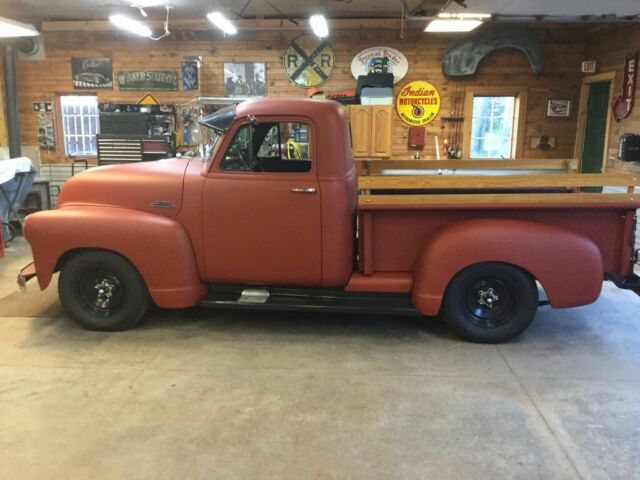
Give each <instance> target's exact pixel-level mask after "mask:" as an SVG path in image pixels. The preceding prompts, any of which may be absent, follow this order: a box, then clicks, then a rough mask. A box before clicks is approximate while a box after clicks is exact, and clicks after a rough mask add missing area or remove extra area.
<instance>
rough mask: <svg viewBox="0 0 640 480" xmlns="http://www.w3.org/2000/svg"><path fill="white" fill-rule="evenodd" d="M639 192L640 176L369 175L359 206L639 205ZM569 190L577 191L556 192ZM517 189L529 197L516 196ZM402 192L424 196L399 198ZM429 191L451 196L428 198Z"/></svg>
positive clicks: (362, 179) (360, 183) (362, 181)
mask: <svg viewBox="0 0 640 480" xmlns="http://www.w3.org/2000/svg"><path fill="white" fill-rule="evenodd" d="M638 186H640V174H629V173H604V174H577V173H556V174H554V173H548V174H542V173H532V174H502V175H500V174H481V175H462V174H446V175H369V176H362V177H359V178H358V188H359V189H360V190H361V191H362V194H361V195H360V196H359V197H358V201H359V203H360V204H361V205H451V204H468V205H504V204H521V203H525V204H539V205H544V204H558V203H560V204H603V203H628V202H633V203H638V201H639V200H640V194H635V187H638ZM580 187H624V189H625V191H623V192H620V193H609V192H607V193H588V192H580V191H577V190H576V189H577V188H580ZM565 188H567V189H573V190H568V191H567V192H562V191H557V189H565ZM474 189H489V190H491V192H483V191H482V190H478V192H477V193H476V192H471V193H470V192H469V190H474ZM519 189H522V190H525V191H522V192H518V191H517V190H519ZM544 189H556V191H551V192H549V191H544ZM376 190H391V191H394V190H397V191H398V192H397V194H395V195H393V194H388V193H387V194H373V195H372V192H374V193H375V191H376ZM403 190H404V191H407V190H422V191H424V192H421V193H420V194H401V193H402V191H403ZM425 190H426V191H425ZM429 190H445V191H447V192H446V193H438V192H433V193H431V194H429ZM455 190H460V193H456V192H455ZM496 190H497V191H498V192H496ZM500 190H505V193H499V191H500ZM513 190H516V192H513ZM526 190H530V191H529V192H527V191H526ZM541 190H542V191H541ZM450 191H452V192H450Z"/></svg>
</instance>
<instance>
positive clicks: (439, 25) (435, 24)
mask: <svg viewBox="0 0 640 480" xmlns="http://www.w3.org/2000/svg"><path fill="white" fill-rule="evenodd" d="M481 24H482V21H481V20H432V21H431V22H430V23H429V25H427V28H425V29H424V31H425V32H439V33H442V32H470V31H471V30H473V29H475V28H478V27H479V26H480V25H481Z"/></svg>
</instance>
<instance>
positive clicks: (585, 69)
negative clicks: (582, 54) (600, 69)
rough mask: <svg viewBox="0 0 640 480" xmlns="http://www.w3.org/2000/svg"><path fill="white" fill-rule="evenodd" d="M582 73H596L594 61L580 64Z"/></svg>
mask: <svg viewBox="0 0 640 480" xmlns="http://www.w3.org/2000/svg"><path fill="white" fill-rule="evenodd" d="M582 73H596V61H595V60H587V61H585V62H582Z"/></svg>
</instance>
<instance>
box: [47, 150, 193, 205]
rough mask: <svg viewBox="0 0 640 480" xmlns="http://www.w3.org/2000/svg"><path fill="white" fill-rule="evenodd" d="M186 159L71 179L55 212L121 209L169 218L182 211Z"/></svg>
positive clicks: (94, 171)
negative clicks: (76, 208) (87, 207)
mask: <svg viewBox="0 0 640 480" xmlns="http://www.w3.org/2000/svg"><path fill="white" fill-rule="evenodd" d="M188 165H189V159H187V158H173V159H169V160H158V161H155V162H142V163H129V164H126V165H109V166H104V167H97V168H92V169H90V170H87V171H85V172H82V173H80V174H78V175H76V176H74V177H72V178H70V179H69V180H68V181H67V182H66V183H65V185H64V187H63V188H62V191H61V192H60V198H59V199H58V208H60V207H65V206H71V205H99V206H108V207H124V208H130V209H134V210H140V211H146V212H151V213H156V214H159V215H164V216H167V217H172V216H175V215H177V214H178V212H179V211H180V208H181V207H182V190H183V185H184V175H185V170H186V169H187V167H188Z"/></svg>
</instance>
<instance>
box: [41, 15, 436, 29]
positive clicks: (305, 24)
mask: <svg viewBox="0 0 640 480" xmlns="http://www.w3.org/2000/svg"><path fill="white" fill-rule="evenodd" d="M296 21H297V22H298V25H295V24H294V23H292V22H290V21H288V20H269V19H267V20H265V19H262V20H260V19H258V20H235V21H234V23H235V24H236V26H237V27H238V30H311V27H310V26H309V21H308V20H296ZM145 23H146V24H147V25H149V27H151V28H163V22H162V21H161V20H149V21H146V22H145ZM400 24H401V20H400V19H399V18H362V19H360V18H341V19H330V20H329V28H330V29H333V30H347V29H348V30H352V29H387V30H397V29H399V28H400ZM406 27H407V26H406V25H405V28H406ZM412 27H414V28H424V25H416V23H415V22H414V23H413V26H412ZM169 29H170V30H212V29H214V27H213V25H211V23H209V22H208V21H207V20H206V19H191V20H189V19H174V20H171V21H170V22H169ZM114 30H120V29H119V28H118V27H116V26H115V25H113V24H112V23H111V22H109V21H108V20H86V21H85V20H82V21H77V20H74V21H45V22H42V31H43V32H73V31H88V32H109V31H114Z"/></svg>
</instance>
